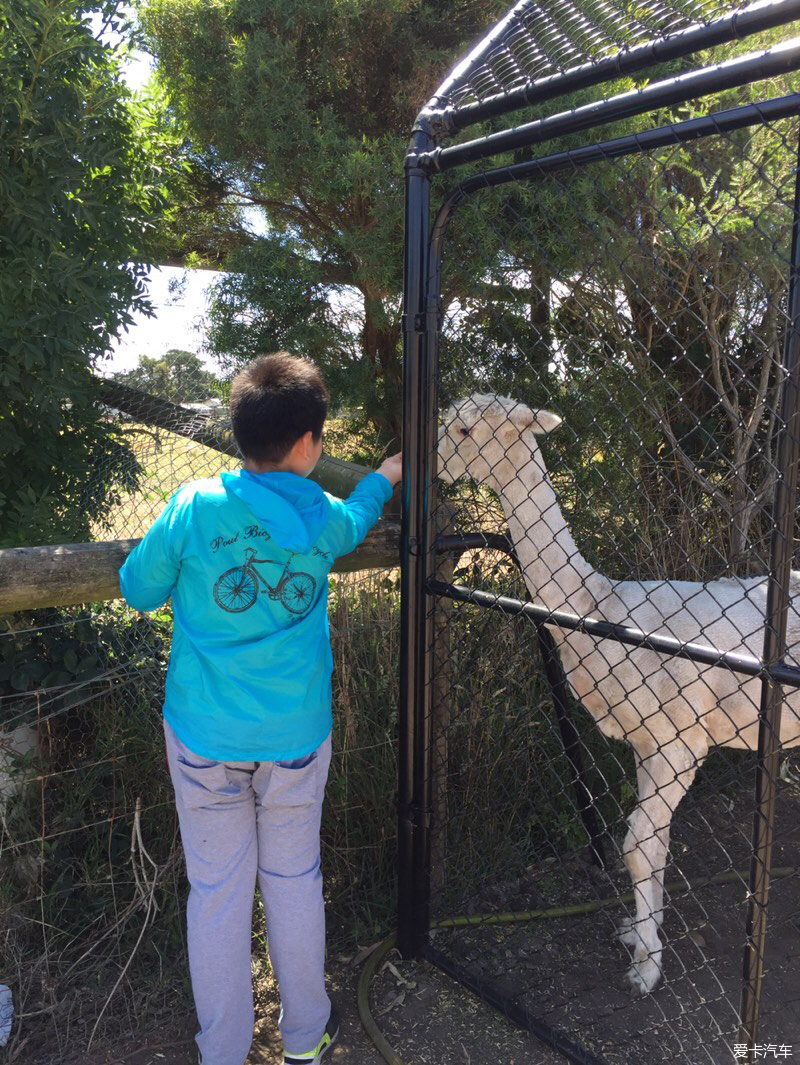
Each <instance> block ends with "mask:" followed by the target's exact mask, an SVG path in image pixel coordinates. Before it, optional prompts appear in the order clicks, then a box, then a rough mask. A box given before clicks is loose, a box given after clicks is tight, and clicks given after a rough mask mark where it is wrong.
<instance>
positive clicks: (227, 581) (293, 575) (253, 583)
mask: <svg viewBox="0 0 800 1065" xmlns="http://www.w3.org/2000/svg"><path fill="white" fill-rule="evenodd" d="M296 553H297V552H295V551H290V552H289V557H288V558H287V560H286V562H285V563H283V572H282V573H281V575H280V577H279V578H278V582H277V584H270V583H269V581H268V580H267V579H266V578H265V577H264V576H263V575H262V574H261V573H259V571H258V570H257V569H256V566H266V565H272V566H280V565H281V564H282V563H280V562H278V561H277V559H274V558H256V553H255V551H254V550H253V548H252V547H247V548H245V552H244V563H243V564H242V565H240V566H233V567H232V568H231V569H229V570H226V571H225V572H224V573H223V574H222V576H221V577H219V578H218V579H217V582H216V584H215V585H214V601H215V602H216V604H217V606H219V607H221V608H222V609H223V610H227V611H228V613H229V614H241V613H242V612H243V611H245V610H249V609H250V607H251V606H253V605H254V604H255V601H256V600H257V599H258V593H259V585H263V586H264V587H263V589H261V594H262V595H264V594H266V595H268V596H269V597H270V599H275V600H277V601H278V602H280V603H281V604H282V605H283V606H285V607H286V609H287V610H288V611H290V613H292V614H305V612H306V611H307V610H308V608H309V607H310V606H311V603H312V602H313V600H314V592H315V591H316V588H317V582H316V581H315V580H314V578H313V577H312V576H311V574H310V573H302V572H300V571H295V572H292V571H291V570H290V569H289V566H290V564H291V561H292V559H293V558H294V557H295V554H296Z"/></svg>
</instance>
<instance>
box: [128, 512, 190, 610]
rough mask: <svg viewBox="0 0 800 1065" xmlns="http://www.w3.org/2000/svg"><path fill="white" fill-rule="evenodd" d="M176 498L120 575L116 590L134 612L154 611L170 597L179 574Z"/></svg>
mask: <svg viewBox="0 0 800 1065" xmlns="http://www.w3.org/2000/svg"><path fill="white" fill-rule="evenodd" d="M178 509H179V508H178V504H177V497H176V496H173V498H172V499H171V500H170V501H169V503H167V505H166V507H165V508H164V509H163V510H162V511H161V513H160V514H159V516H158V517H157V518H156V520H155V522H154V523H153V524H152V525H151V527H150V529H149V530H148V531H147V533H146V535H145V537H144V539H143V540H142V541H141V543H140V544H138V545H137V546H136V547H135V548H134V549H133V551H131V553H130V554H129V555H128V557H127V559H126V560H125V563H124V565H123V566H122V568H121V569H120V571H119V587H120V591H121V592H122V595H123V597H124V599H125V600H126V602H127V603H129V604H130V606H132V607H133V608H134V610H156V609H158V607H160V606H163V604H164V603H166V601H167V600H168V599H169V597H170V595H171V594H172V589H173V588H174V587H175V582H176V581H177V579H178V573H179V572H180V568H181V564H180V550H179V544H178V542H177V540H178V538H177V530H176V512H177V510H178Z"/></svg>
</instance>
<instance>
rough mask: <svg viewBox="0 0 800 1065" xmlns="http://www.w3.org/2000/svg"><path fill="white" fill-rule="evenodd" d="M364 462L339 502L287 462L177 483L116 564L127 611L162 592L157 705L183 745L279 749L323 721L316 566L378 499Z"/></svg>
mask: <svg viewBox="0 0 800 1065" xmlns="http://www.w3.org/2000/svg"><path fill="white" fill-rule="evenodd" d="M391 494H392V488H391V485H390V484H389V481H388V480H387V479H386V478H385V477H384V476H383V475H382V474H379V473H371V474H369V475H368V476H367V477H365V478H364V479H363V480H362V481H360V482H359V484H358V486H357V487H356V489H355V491H354V492H353V493H352V494H351V495H350V497H349V498H348V499H347V500H345V501H342V500H340V499H336V498H334V497H333V496H330V495H328V494H327V493H326V492H324V491H323V490H322V488H320V486H319V485H317V484H315V483H314V482H313V481H309V480H306V479H305V478H303V477H298V476H297V475H296V474H294V473H267V474H252V473H247V472H246V471H244V470H239V471H237V472H235V473H223V474H221V475H220V476H219V477H215V478H212V479H210V480H206V481H193V482H192V483H190V484H187V485H186V486H185V487H183V488H181V490H180V491H179V492H177V493H176V494H175V495H174V496H173V497H172V499H171V500H170V501H169V503H168V504H167V506H166V507H165V508H164V510H163V511H162V512H161V514H160V515H159V517H158V518H157V519H156V521H155V523H154V524H153V526H152V528H151V529H150V530H149V532H148V533H147V535H146V536H145V538H144V539H143V540H142V542H141V543H140V544H139V545H138V546H137V547H136V548H135V549H134V550H133V551H132V552H131V554H130V555H129V556H128V558H127V560H126V562H125V564H124V566H123V567H122V569H121V570H120V588H121V590H122V594H123V596H124V597H125V599H126V600H127V601H128V603H130V605H131V606H132V607H134V608H135V609H137V610H156V609H157V608H158V607H160V606H162V605H163V604H164V603H165V602H166V601H167V599H169V597H170V596H172V606H173V613H174V633H173V638H172V650H171V653H170V660H169V668H168V670H167V685H166V698H165V702H164V716H165V717H166V719H167V721H169V723H170V725H171V726H172V728H173V729H174V731H175V733H176V735H177V736H178V737H179V739H181V740H182V741H183V743H184V744H185V745H186V746H187V747H188V748H189V749H190V750H192V751H194V752H195V753H196V754H199V755H201V756H202V757H204V758H212V759H215V760H218V761H228V762H242V761H285V760H290V759H295V758H302V757H303V756H305V755H307V754H310V753H311V752H312V751H313V750H315V749H316V748H317V747H318V746H319V745H320V743H322V741H323V740H324V739H325V738H326V737H327V735H328V733H329V732H330V730H331V724H332V714H331V672H332V668H333V657H332V655H331V647H330V634H329V631H328V610H327V605H328V573H329V571H330V569H331V566H332V565H333V563H334V560H335V559H336V558H338V557H339V556H340V555H347V554H349V553H350V552H351V551H353V550H354V549H355V548H356V547H357V546H358V544H360V543H361V541H362V540H363V539H364V537H365V536H366V534H367V533H368V532H369V530H370V528H371V527H372V526H373V525H374V524H375V522H376V521H377V520H378V517H379V516H380V513H381V510H382V509H383V506H384V504H385V503H386V501H387V500H388V499H389V498H390V496H391Z"/></svg>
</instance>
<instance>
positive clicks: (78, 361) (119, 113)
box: [0, 0, 174, 545]
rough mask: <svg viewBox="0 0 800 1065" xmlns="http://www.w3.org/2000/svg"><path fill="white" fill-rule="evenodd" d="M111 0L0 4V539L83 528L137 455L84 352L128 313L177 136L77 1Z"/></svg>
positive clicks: (138, 293)
mask: <svg viewBox="0 0 800 1065" xmlns="http://www.w3.org/2000/svg"><path fill="white" fill-rule="evenodd" d="M119 6H120V5H119V4H118V3H117V2H116V0H108V2H106V3H88V2H80V0H6V2H5V3H4V4H3V6H2V9H0V84H2V85H3V93H2V98H1V99H0V129H2V137H0V234H1V236H0V452H2V454H3V456H4V459H5V468H4V475H3V482H2V492H1V494H0V544H4V545H9V544H14V543H36V542H39V543H52V542H58V541H64V540H67V541H69V540H78V539H83V538H85V537H86V536H87V535H88V528H89V523H90V521H91V520H93V519H98V518H100V517H102V515H103V513H104V512H105V511H106V510H107V508H108V507H109V506H110V505H111V504H112V503H113V502H114V499H115V495H116V493H117V492H118V490H119V488H120V487H125V486H127V484H128V482H129V480H130V477H131V476H132V475H133V473H135V464H134V463H133V461H132V456H131V455H130V452H129V451H128V449H127V448H126V446H125V443H124V438H123V437H122V436H121V435H120V434H119V430H118V429H117V428H116V427H115V426H114V424H113V422H111V421H110V420H109V419H108V418H107V417H105V416H104V414H103V410H102V408H101V406H100V405H99V404H98V403H97V386H96V383H95V380H94V378H93V375H92V369H93V367H95V366H97V365H98V364H99V363H100V362H101V361H102V359H103V358H104V357H106V356H107V353H108V349H109V346H110V340H111V338H112V337H113V336H115V335H117V334H118V332H119V331H120V329H121V328H123V327H127V326H128V325H129V324H130V323H131V322H132V320H133V318H132V316H133V313H135V312H137V311H138V312H145V313H149V304H148V301H147V299H146V296H145V288H144V280H143V279H144V277H145V275H146V273H147V270H148V268H149V257H150V253H151V250H152V240H153V236H154V232H155V227H156V226H157V224H158V223H159V220H160V219H162V218H163V217H164V216H165V214H166V212H167V210H168V204H167V200H168V194H167V180H168V176H169V173H170V168H171V165H172V160H173V159H174V152H173V139H172V137H171V134H170V133H169V131H168V129H167V128H166V126H165V124H164V122H163V119H162V117H161V115H160V113H159V111H158V109H157V107H156V106H155V104H154V103H153V101H152V100H150V101H148V100H147V99H141V100H134V99H133V98H132V97H131V94H130V93H129V92H128V90H127V89H126V88H125V86H124V84H123V82H122V80H121V77H120V72H119V57H118V55H117V53H116V52H115V51H114V50H113V49H112V48H111V47H109V46H108V45H104V44H102V43H100V42H99V41H98V40H97V39H95V37H94V35H93V33H92V29H91V26H90V24H89V21H88V18H87V15H88V13H89V12H91V11H99V12H100V13H101V14H102V16H103V19H104V20H105V23H106V24H107V25H109V26H111V27H112V28H116V29H117V30H121V31H123V32H124V31H125V25H124V21H123V20H122V19H120V17H119V15H118V13H117V12H118V8H119Z"/></svg>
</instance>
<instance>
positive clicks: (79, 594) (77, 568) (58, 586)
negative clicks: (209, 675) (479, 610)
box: [0, 518, 400, 614]
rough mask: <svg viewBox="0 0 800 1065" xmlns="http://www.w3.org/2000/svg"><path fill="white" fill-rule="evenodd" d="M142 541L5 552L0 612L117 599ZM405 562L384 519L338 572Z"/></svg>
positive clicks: (396, 526)
mask: <svg viewBox="0 0 800 1065" xmlns="http://www.w3.org/2000/svg"><path fill="white" fill-rule="evenodd" d="M138 543H139V541H138V540H110V541H103V542H99V543H93V544H60V545H58V546H56V547H7V548H5V549H3V550H0V614H13V613H16V612H17V611H20V610H36V609H38V608H40V607H46V606H73V605H75V604H78V603H98V602H101V601H103V600H106V599H118V598H119V595H120V591H119V568H120V566H121V565H122V563H123V562H124V561H125V559H126V558H127V557H128V555H129V554H130V553H131V551H132V550H133V549H134V547H136V545H137V544H138ZM399 564H400V523H399V522H398V521H393V520H390V519H386V518H384V519H382V520H381V521H379V522H378V524H377V525H376V526H375V528H374V529H373V530H372V531H371V532H370V533H369V535H368V536H367V538H366V540H364V542H363V543H362V544H361V545H360V546H359V547H357V548H356V550H355V551H353V552H352V554H349V555H345V556H343V557H342V558H340V559H337V561H336V563H335V564H334V567H333V568H334V572H337V573H352V572H354V571H355V570H362V569H378V568H380V567H388V566H397V565H399Z"/></svg>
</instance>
